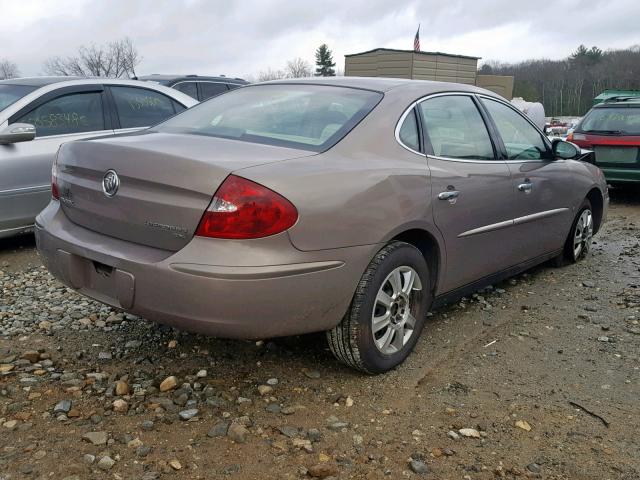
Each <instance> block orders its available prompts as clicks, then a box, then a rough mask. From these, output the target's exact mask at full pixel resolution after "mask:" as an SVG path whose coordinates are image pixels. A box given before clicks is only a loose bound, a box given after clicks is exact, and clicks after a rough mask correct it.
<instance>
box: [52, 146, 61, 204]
mask: <svg viewBox="0 0 640 480" xmlns="http://www.w3.org/2000/svg"><path fill="white" fill-rule="evenodd" d="M51 197H53V198H54V199H55V200H60V191H59V190H58V156H57V155H56V156H55V157H54V159H53V164H52V165H51Z"/></svg>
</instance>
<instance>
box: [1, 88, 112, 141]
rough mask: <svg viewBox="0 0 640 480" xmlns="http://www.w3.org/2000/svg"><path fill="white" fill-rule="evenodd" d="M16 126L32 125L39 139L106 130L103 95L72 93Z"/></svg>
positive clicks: (43, 105) (35, 111)
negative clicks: (21, 124) (22, 124)
mask: <svg viewBox="0 0 640 480" xmlns="http://www.w3.org/2000/svg"><path fill="white" fill-rule="evenodd" d="M13 123H30V124H32V125H34V126H35V127H36V136H37V137H48V136H51V135H63V134H68V133H82V132H95V131H99V130H104V128H105V126H104V115H103V108H102V94H101V93H100V92H86V93H72V94H69V95H64V96H62V97H58V98H54V99H53V100H49V101H48V102H46V103H43V104H42V105H40V106H39V107H37V108H35V109H34V110H31V111H30V112H29V113H27V114H26V115H23V116H22V117H20V118H17V119H16V120H15V121H14V122H13Z"/></svg>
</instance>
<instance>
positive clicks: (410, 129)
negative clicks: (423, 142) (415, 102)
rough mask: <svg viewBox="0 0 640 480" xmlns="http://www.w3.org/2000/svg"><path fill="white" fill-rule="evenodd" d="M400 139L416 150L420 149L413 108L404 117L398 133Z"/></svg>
mask: <svg viewBox="0 0 640 480" xmlns="http://www.w3.org/2000/svg"><path fill="white" fill-rule="evenodd" d="M398 137H400V141H401V142H402V143H404V144H405V145H406V146H407V147H409V148H410V149H412V150H415V151H416V152H419V151H420V134H419V133H418V122H417V121H416V112H415V109H412V110H411V112H410V113H409V114H408V115H407V116H406V117H405V119H404V121H403V122H402V127H400V132H399V134H398Z"/></svg>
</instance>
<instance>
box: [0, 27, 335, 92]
mask: <svg viewBox="0 0 640 480" xmlns="http://www.w3.org/2000/svg"><path fill="white" fill-rule="evenodd" d="M141 61H142V56H141V55H140V54H139V52H138V50H137V49H136V47H135V45H134V44H133V42H132V41H131V39H130V38H128V37H125V38H122V39H120V40H116V41H113V42H109V43H106V44H103V45H96V44H91V45H88V46H86V45H85V46H81V47H80V48H79V49H78V51H77V52H76V54H75V55H70V56H66V57H61V56H55V57H51V58H49V59H47V60H46V61H45V63H44V73H45V74H47V75H56V76H79V77H105V78H132V77H135V76H136V68H137V67H138V65H139V64H140V62H141ZM335 66H336V64H335V62H334V61H333V54H332V53H331V50H330V49H329V47H328V46H327V45H326V44H322V45H320V46H319V47H318V49H317V50H316V68H315V72H313V73H312V67H311V64H310V63H309V62H307V61H306V60H304V59H303V58H300V57H296V58H293V59H291V60H289V61H288V62H287V64H286V65H285V67H284V68H282V69H271V68H269V69H267V70H264V71H261V72H260V73H259V74H258V80H259V81H266V80H275V79H279V78H301V77H310V76H312V75H316V76H324V77H326V76H334V75H335V74H336V72H335ZM19 76H20V70H19V69H18V66H17V65H16V64H15V63H14V62H11V61H9V60H6V59H0V80H4V79H8V78H16V77H19Z"/></svg>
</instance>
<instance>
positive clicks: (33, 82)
mask: <svg viewBox="0 0 640 480" xmlns="http://www.w3.org/2000/svg"><path fill="white" fill-rule="evenodd" d="M85 78H87V77H23V78H9V79H7V80H0V85H3V84H4V85H25V86H29V87H44V86H45V85H51V84H52V83H58V82H68V81H69V80H83V79H85ZM88 78H91V77H88Z"/></svg>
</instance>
